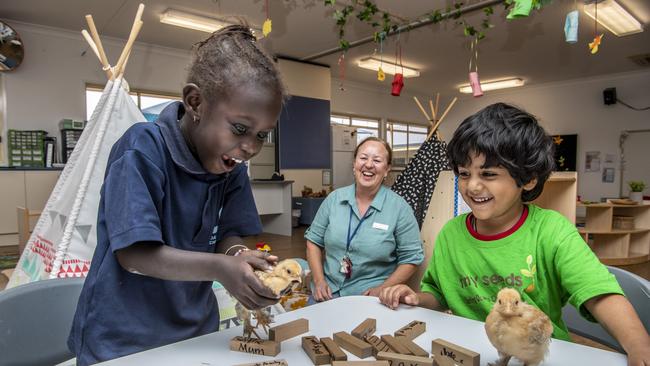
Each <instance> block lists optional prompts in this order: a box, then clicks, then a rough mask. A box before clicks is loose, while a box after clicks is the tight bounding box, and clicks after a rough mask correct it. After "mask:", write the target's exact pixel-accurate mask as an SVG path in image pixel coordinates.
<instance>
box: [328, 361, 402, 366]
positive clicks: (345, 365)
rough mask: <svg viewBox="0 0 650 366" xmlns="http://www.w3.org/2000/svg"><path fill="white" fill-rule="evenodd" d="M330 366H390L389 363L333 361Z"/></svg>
mask: <svg viewBox="0 0 650 366" xmlns="http://www.w3.org/2000/svg"><path fill="white" fill-rule="evenodd" d="M332 366H390V362H389V361H334V362H332Z"/></svg>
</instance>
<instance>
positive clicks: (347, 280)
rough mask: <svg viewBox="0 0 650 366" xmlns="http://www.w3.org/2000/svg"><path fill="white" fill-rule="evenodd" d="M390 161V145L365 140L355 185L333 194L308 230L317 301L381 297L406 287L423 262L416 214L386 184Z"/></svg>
mask: <svg viewBox="0 0 650 366" xmlns="http://www.w3.org/2000/svg"><path fill="white" fill-rule="evenodd" d="M391 159H392V151H391V148H390V146H389V145H388V144H387V143H386V142H385V141H383V140H381V139H378V138H376V137H369V138H367V139H365V140H363V141H362V142H361V143H360V144H359V145H358V146H357V148H356V149H355V151H354V166H353V169H352V170H353V172H354V182H355V183H354V184H353V185H350V186H347V187H343V188H339V189H337V190H336V191H334V192H332V193H331V194H330V195H329V196H328V197H327V199H325V201H323V204H322V205H321V206H320V209H319V210H318V213H317V214H316V217H315V218H314V221H313V222H312V224H311V226H310V227H309V229H307V231H306V232H305V239H307V261H308V262H309V267H310V268H311V271H312V277H313V288H312V296H313V299H314V300H316V301H325V300H329V299H331V298H334V297H338V296H348V295H367V296H379V294H380V292H381V290H382V289H383V288H385V287H388V286H393V285H396V284H400V283H405V282H406V281H407V280H408V279H409V278H410V277H411V275H413V273H414V272H415V271H416V269H417V266H418V265H419V264H420V263H422V261H423V259H424V255H423V252H422V242H421V240H420V231H419V229H418V224H417V222H416V220H415V216H414V215H413V210H412V209H411V207H410V206H409V205H408V204H407V203H406V201H404V199H403V198H402V197H400V196H398V195H397V194H395V193H394V192H392V191H391V190H390V189H388V188H386V187H385V186H383V185H382V182H383V180H384V179H385V178H386V176H387V175H388V172H389V170H390V162H391ZM323 253H324V254H323Z"/></svg>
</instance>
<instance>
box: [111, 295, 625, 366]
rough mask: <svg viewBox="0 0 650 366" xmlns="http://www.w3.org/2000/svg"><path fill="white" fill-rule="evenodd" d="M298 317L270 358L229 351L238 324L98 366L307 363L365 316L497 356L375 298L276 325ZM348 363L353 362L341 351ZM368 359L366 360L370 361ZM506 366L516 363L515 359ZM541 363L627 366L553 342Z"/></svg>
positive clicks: (428, 316) (453, 327)
mask: <svg viewBox="0 0 650 366" xmlns="http://www.w3.org/2000/svg"><path fill="white" fill-rule="evenodd" d="M298 318H307V319H309V329H310V331H309V332H308V333H305V334H303V335H301V336H297V337H295V338H292V339H289V340H286V341H284V342H282V351H281V352H280V353H279V354H278V355H277V356H275V357H265V356H255V355H252V354H247V353H241V352H235V351H230V349H229V343H230V339H231V338H233V337H234V336H240V335H242V328H241V326H239V327H236V328H230V329H227V330H225V331H222V332H216V333H212V334H207V335H204V336H201V337H197V338H192V339H188V340H186V341H182V342H178V343H174V344H171V345H167V346H163V347H160V348H155V349H152V350H149V351H145V352H141V353H136V354H133V355H130V356H126V357H122V358H119V359H115V360H112V361H108V362H105V363H103V364H102V365H133V366H141V365H157V366H164V365H173V366H177V365H187V366H192V365H196V366H217V365H219V366H221V365H233V364H240V363H246V362H258V361H268V360H273V359H285V360H287V361H288V363H289V365H294V366H298V365H300V366H303V365H306V366H307V365H312V363H311V360H310V359H309V358H308V357H307V355H306V354H305V352H303V350H302V347H301V337H302V336H304V335H315V336H317V337H318V338H321V337H332V334H333V333H334V332H338V331H346V332H350V331H352V329H353V328H355V327H356V326H357V325H358V324H359V323H361V322H362V321H363V320H365V319H366V318H375V319H377V331H376V332H375V334H376V335H381V334H393V332H395V331H396V330H397V329H399V328H401V327H403V326H404V325H406V324H408V323H409V322H411V321H413V320H420V321H424V322H426V323H427V331H426V333H424V334H422V335H420V336H419V337H417V338H416V339H415V340H414V341H415V343H417V344H418V345H420V346H421V347H422V348H424V349H425V350H427V351H428V352H431V341H432V340H433V339H436V338H442V339H445V340H447V341H449V342H452V343H455V344H457V345H459V346H462V347H465V348H468V349H470V350H472V351H475V352H478V353H480V354H481V365H487V363H488V362H493V361H495V360H496V359H497V358H498V355H497V352H496V350H495V349H494V347H492V345H491V344H490V342H489V341H488V339H487V336H486V335H485V330H484V328H483V323H482V322H478V321H475V320H469V319H465V318H461V317H457V316H452V315H448V314H444V313H440V312H437V311H432V310H428V309H423V308H419V307H409V306H405V305H401V306H400V308H399V309H398V310H396V311H393V310H390V309H389V308H387V307H385V306H383V305H381V304H380V303H379V301H378V299H377V298H375V297H365V296H348V297H341V298H337V299H334V300H330V301H327V302H323V303H319V304H316V305H313V306H310V307H306V308H302V309H299V310H296V311H292V312H289V313H285V314H280V315H278V316H277V317H276V324H282V323H284V322H287V321H291V320H295V319H298ZM346 353H347V354H348V360H358V358H357V357H355V356H354V355H352V354H350V353H349V352H346ZM372 359H373V358H372V357H371V358H368V360H372ZM510 365H511V366H512V365H521V364H520V363H518V362H517V361H515V360H514V359H512V360H511V361H510ZM542 365H553V366H561V365H567V366H574V365H590V366H596V365H607V366H616V365H627V358H626V357H625V355H622V354H618V353H613V352H608V351H604V350H600V349H597V348H591V347H586V346H582V345H579V344H574V343H570V342H565V341H560V340H553V341H552V342H551V349H550V354H549V356H548V357H547V358H546V361H545V362H544V363H543V364H542Z"/></svg>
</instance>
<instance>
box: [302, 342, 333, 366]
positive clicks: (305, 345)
mask: <svg viewBox="0 0 650 366" xmlns="http://www.w3.org/2000/svg"><path fill="white" fill-rule="evenodd" d="M302 349H304V350H305V353H307V356H309V358H310V359H311V362H313V363H314V365H325V364H328V363H330V353H329V352H328V351H327V349H325V346H324V345H323V344H322V343H321V342H319V341H318V338H316V337H314V336H307V337H302Z"/></svg>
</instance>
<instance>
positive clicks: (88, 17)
mask: <svg viewBox="0 0 650 366" xmlns="http://www.w3.org/2000/svg"><path fill="white" fill-rule="evenodd" d="M86 23H88V29H90V35H91V36H92V39H93V41H94V44H95V48H96V49H97V53H98V54H99V55H98V56H97V57H99V62H101V64H102V68H103V69H104V71H105V72H106V76H107V77H108V78H109V79H111V77H112V76H113V71H112V70H111V64H110V63H109V62H108V58H107V57H106V52H104V46H103V45H102V40H101V39H100V38H99V33H98V32H97V27H95V21H94V20H93V16H92V15H90V14H88V15H86Z"/></svg>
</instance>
